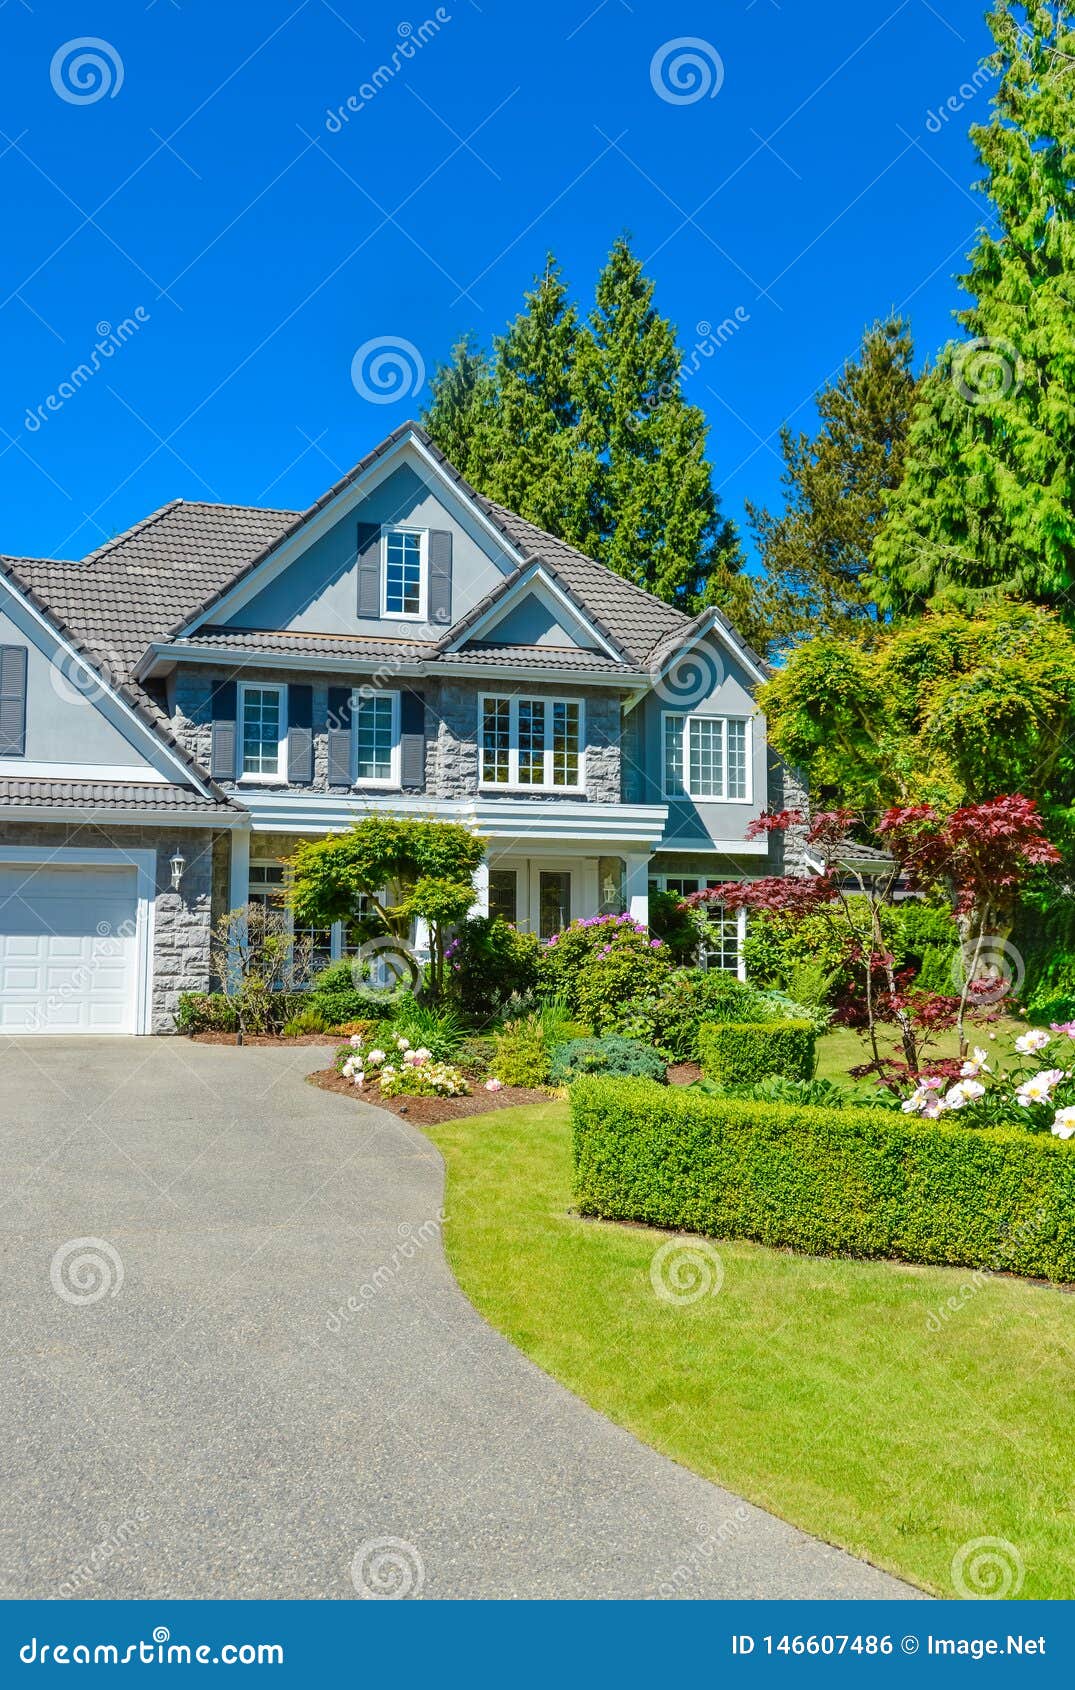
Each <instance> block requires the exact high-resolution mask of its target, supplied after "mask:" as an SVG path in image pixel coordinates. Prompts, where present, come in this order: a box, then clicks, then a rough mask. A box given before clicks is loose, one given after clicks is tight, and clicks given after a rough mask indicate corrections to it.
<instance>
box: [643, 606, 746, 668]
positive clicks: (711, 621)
mask: <svg viewBox="0 0 1075 1690" xmlns="http://www.w3.org/2000/svg"><path fill="white" fill-rule="evenodd" d="M707 634H716V636H717V638H718V639H719V640H720V642H721V644H722V645H723V646H724V647H725V649H726V650H728V651H730V652H731V653H732V655H733V657H735V659H736V660H737V662H739V663H741V664H742V665H743V668H744V669H746V670H747V672H748V673H749V674H751V675H753V677H754V679H755V680H756V681H757V682H758V683H759V684H763V683H764V682H766V681H767V680H768V679H769V677H768V675H766V674H765V673H764V671H763V670H761V669H759V668H758V665H757V664H756V663H755V662H754V659H753V658H752V657H750V656H749V654H748V653H747V651H746V649H745V647H744V646H742V645H740V643H739V641H738V640H736V639H733V638H732V636H731V634H729V632H728V630H727V628H725V626H724V624H723V623H722V622H721V621H720V618H719V615H718V612H717V611H716V610H711V611H710V612H709V615H708V617H707V619H706V621H705V622H703V623H702V625H701V627H700V628H695V630H694V632H693V634H692V635H691V636H690V638H689V639H687V640H684V641H683V642H682V644H681V645H676V646H673V647H672V650H671V651H670V652H669V653H668V656H667V657H666V658H665V659H664V662H663V663H662V664H661V666H660V668H659V669H658V670H656V672H655V673H654V674H653V682H654V684H655V685H656V683H657V682H658V681H659V680H660V679H661V677H662V676H663V675H664V673H665V671H666V670H667V669H668V668H669V667H670V666H671V665H672V664H673V663H676V662H678V661H679V660H680V659H681V658H682V656H683V654H684V652H689V651H693V649H694V647H695V646H696V645H697V644H698V642H699V640H704V639H705V637H706V636H707Z"/></svg>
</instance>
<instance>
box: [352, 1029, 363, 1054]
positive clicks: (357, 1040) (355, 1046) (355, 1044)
mask: <svg viewBox="0 0 1075 1690" xmlns="http://www.w3.org/2000/svg"><path fill="white" fill-rule="evenodd" d="M350 1045H351V1049H352V1050H361V1049H362V1035H361V1033H352V1034H351V1038H350Z"/></svg>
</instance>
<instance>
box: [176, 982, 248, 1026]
mask: <svg viewBox="0 0 1075 1690" xmlns="http://www.w3.org/2000/svg"><path fill="white" fill-rule="evenodd" d="M238 1025H239V1017H238V1015H237V1014H236V1011H235V1004H234V1003H233V1002H232V1000H231V998H229V997H228V996H227V995H226V994H225V993H224V992H180V994H179V1004H178V1007H177V1009H176V1012H175V1030H176V1032H177V1033H187V1034H190V1033H234V1032H235V1031H236V1029H237V1027H238Z"/></svg>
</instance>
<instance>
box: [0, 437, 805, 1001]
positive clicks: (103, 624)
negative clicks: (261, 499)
mask: <svg viewBox="0 0 1075 1690" xmlns="http://www.w3.org/2000/svg"><path fill="white" fill-rule="evenodd" d="M763 678H764V674H763V665H762V664H761V662H760V660H759V659H758V658H757V657H756V656H755V654H754V653H753V652H752V651H750V649H749V648H748V647H747V646H746V645H745V644H744V643H743V641H742V640H741V639H740V638H739V637H738V636H737V635H736V633H735V631H734V629H732V628H731V627H730V626H729V624H728V623H727V621H726V620H725V619H724V618H723V617H722V616H721V615H720V614H719V613H718V612H717V611H708V612H706V613H704V614H703V615H701V616H699V617H696V618H694V619H690V618H688V617H686V616H684V615H682V614H681V613H680V612H679V611H677V610H675V609H674V608H673V607H671V606H670V605H667V604H665V603H663V602H662V601H661V600H659V599H656V598H653V597H652V596H651V595H649V594H648V593H645V592H643V591H641V590H640V589H639V588H637V587H635V586H633V585H631V584H630V583H629V582H627V581H625V580H623V579H622V578H620V577H619V576H617V575H614V574H612V573H611V572H610V571H609V570H607V569H605V568H604V567H603V566H602V565H601V564H599V563H596V562H594V561H593V560H592V559H591V558H588V557H584V556H583V555H582V554H581V553H579V552H577V551H575V550H573V549H572V547H570V546H568V545H565V544H564V543H563V542H561V541H559V540H556V539H554V538H553V537H552V536H551V535H549V534H546V533H543V532H542V531H541V530H539V529H537V528H535V527H533V526H532V524H530V523H528V522H525V521H524V520H523V519H522V518H521V517H518V516H516V515H514V514H513V513H512V512H511V511H507V510H503V509H501V508H500V507H498V506H496V505H493V504H491V503H490V502H489V501H488V500H486V499H484V498H482V497H480V496H479V495H478V494H477V493H475V492H474V490H473V489H472V488H470V487H469V486H468V485H467V484H466V483H465V482H464V481H463V480H462V478H461V477H460V476H459V475H458V474H457V473H456V471H455V470H454V469H453V468H452V466H451V465H450V464H449V463H447V462H446V460H445V459H444V457H443V456H442V454H441V453H439V452H438V451H437V449H436V448H435V447H434V446H433V444H432V443H431V441H430V439H429V437H428V436H427V435H426V434H425V432H424V431H423V430H422V429H421V428H419V427H417V426H416V425H415V424H413V423H408V424H405V425H404V426H403V427H401V428H399V429H397V430H396V431H395V432H394V433H392V434H391V435H389V437H388V438H387V439H386V440H384V441H383V442H382V443H381V445H379V446H378V447H377V448H376V450H375V451H373V452H371V453H370V454H369V455H368V456H367V457H366V458H364V459H363V460H362V462H361V463H360V464H358V465H357V466H356V467H355V468H354V469H353V470H352V471H351V472H350V473H349V474H348V475H346V476H344V477H343V479H342V480H341V481H339V482H338V483H337V484H336V485H335V486H334V487H332V488H330V489H329V491H328V492H327V493H325V494H324V495H323V496H322V497H321V498H319V499H318V500H317V501H316V503H315V504H313V505H312V506H311V507H310V508H309V510H306V511H302V512H294V511H281V510H263V509H254V508H248V507H244V506H230V505H208V504H200V503H198V504H188V503H186V502H184V501H182V500H179V501H176V502H175V503H174V504H170V505H166V506H164V507H163V508H162V509H161V510H158V511H155V512H154V513H153V515H151V516H149V517H147V518H146V519H145V520H144V521H143V522H140V523H138V524H137V525H136V526H135V527H134V528H132V529H130V530H129V531H128V532H127V533H125V534H121V535H119V536H118V537H117V538H116V539H114V540H111V541H109V543H108V544H107V545H105V546H102V547H101V548H100V549H99V550H98V551H96V552H94V553H92V554H91V555H90V556H88V557H86V558H84V559H82V561H81V562H70V563H67V562H63V563H61V562H55V561H51V560H43V559H29V558H3V559H0V1032H7V1033H20V1032H42V1033H48V1032H53V1033H59V1032H102V1033H132V1032H151V1031H158V1032H164V1031H169V1030H171V1027H172V1016H173V1012H174V1009H175V1006H176V1001H177V997H178V994H179V993H180V991H183V990H204V989H206V988H207V987H208V986H209V984H210V976H211V965H210V954H209V931H210V924H211V922H213V921H215V920H216V919H217V918H218V916H219V915H220V914H221V913H223V912H224V911H226V910H228V909H233V908H237V907H239V906H240V905H243V904H245V903H247V902H248V901H250V900H252V899H272V898H276V897H278V896H279V890H280V887H281V885H282V883H283V876H284V869H283V866H282V862H281V859H282V858H283V857H285V856H287V855H288V854H289V853H290V852H291V851H292V850H293V849H294V846H295V844H296V843H297V841H299V840H300V839H303V838H310V837H314V836H316V835H323V834H326V833H328V832H330V831H334V830H338V829H341V828H343V827H346V826H347V824H348V823H349V822H351V821H353V820H355V819H356V818H359V817H361V816H364V815H367V814H369V813H371V812H376V811H388V812H390V813H392V814H403V815H417V816H425V817H434V818H437V817H439V818H444V819H451V820H453V821H460V822H462V823H464V824H465V825H466V826H468V827H470V828H472V829H473V830H474V831H475V832H476V833H478V834H479V835H480V836H481V837H482V838H483V839H484V840H485V841H486V842H487V852H486V859H485V863H484V865H483V868H482V870H481V871H480V873H479V876H478V880H477V884H476V887H475V904H476V907H477V908H479V909H483V910H485V909H488V910H493V911H497V912H499V913H500V914H502V915H503V916H505V917H506V918H507V919H508V920H509V921H512V922H515V923H518V924H520V925H522V926H525V927H528V928H530V929H532V930H534V931H536V932H538V933H540V934H542V935H543V936H546V937H547V936H549V935H551V934H552V933H554V932H556V931H557V930H558V929H560V928H561V927H563V926H564V925H565V924H566V923H567V922H569V921H571V920H572V919H574V918H576V917H579V916H588V915H593V914H595V913H597V912H599V911H618V910H621V909H629V910H630V911H631V913H632V914H633V915H635V916H636V917H637V918H639V919H640V920H642V921H645V920H646V918H647V910H648V897H649V893H650V890H651V889H652V888H654V887H661V888H669V889H672V890H677V891H693V890H696V889H697V888H698V887H699V886H703V885H705V884H706V883H707V882H709V883H711V884H712V883H715V882H717V881H719V880H727V879H730V878H738V877H742V876H756V875H759V874H772V873H782V872H803V871H804V864H803V861H802V858H801V853H800V851H799V848H798V846H797V845H796V844H795V843H794V842H793V843H792V844H791V845H787V844H781V843H780V842H778V841H777V840H775V839H774V840H766V839H765V838H762V839H759V840H751V839H748V838H747V827H748V824H749V822H750V821H751V819H752V818H753V817H755V816H757V815H758V814H759V812H761V811H762V810H764V809H766V808H770V807H782V806H784V805H786V804H788V803H791V802H794V801H795V800H796V799H797V798H798V797H799V796H800V794H799V791H798V788H797V786H796V783H795V782H794V780H793V779H792V778H791V776H790V775H789V773H788V771H786V770H785V769H784V768H783V767H782V765H781V764H780V762H779V760H778V759H777V758H775V757H774V756H773V755H772V754H771V753H770V750H769V748H768V746H767V743H766V732H765V722H764V719H763V718H762V717H761V716H760V715H759V714H758V712H757V710H756V708H755V706H754V703H753V691H754V689H755V687H756V685H757V683H758V682H759V681H760V680H762V679H763ZM784 852H788V854H789V858H793V859H794V860H793V861H791V860H789V862H788V863H787V865H785V861H784V855H783V853H784ZM720 937H721V949H722V955H721V960H722V962H723V964H724V966H728V967H735V966H736V965H737V961H738V955H739V940H740V929H739V926H738V921H737V919H736V918H734V917H729V919H728V923H727V925H726V927H725V928H724V929H723V931H722V933H721V935H720ZM318 943H319V946H320V949H321V952H322V954H323V956H324V957H326V958H328V957H334V956H341V955H345V954H347V950H348V934H347V933H346V932H345V931H344V930H343V928H342V927H341V926H339V925H338V926H337V927H336V928H335V929H334V930H333V931H332V932H329V933H325V934H322V935H319V936H318Z"/></svg>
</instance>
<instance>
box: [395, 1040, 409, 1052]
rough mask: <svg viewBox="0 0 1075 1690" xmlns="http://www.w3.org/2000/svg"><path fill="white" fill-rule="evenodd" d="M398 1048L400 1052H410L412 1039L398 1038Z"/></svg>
mask: <svg viewBox="0 0 1075 1690" xmlns="http://www.w3.org/2000/svg"><path fill="white" fill-rule="evenodd" d="M396 1047H397V1049H398V1050H410V1048H411V1041H410V1039H403V1038H397V1040H396Z"/></svg>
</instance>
